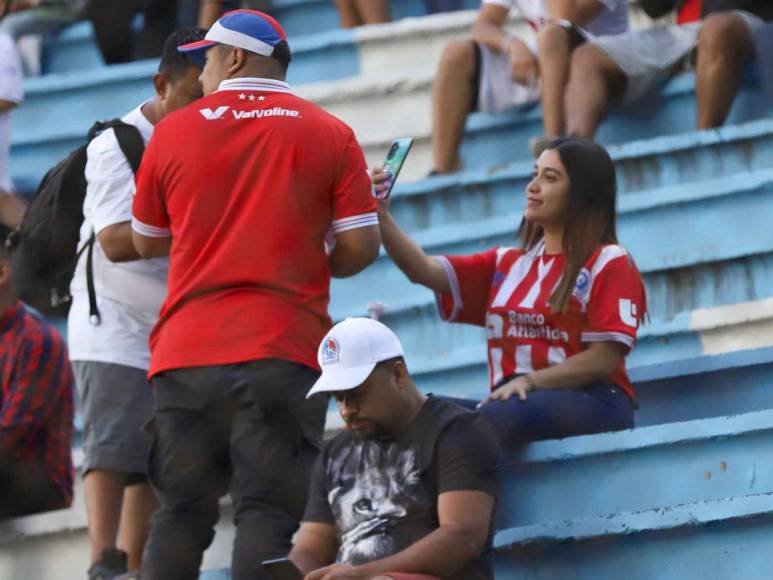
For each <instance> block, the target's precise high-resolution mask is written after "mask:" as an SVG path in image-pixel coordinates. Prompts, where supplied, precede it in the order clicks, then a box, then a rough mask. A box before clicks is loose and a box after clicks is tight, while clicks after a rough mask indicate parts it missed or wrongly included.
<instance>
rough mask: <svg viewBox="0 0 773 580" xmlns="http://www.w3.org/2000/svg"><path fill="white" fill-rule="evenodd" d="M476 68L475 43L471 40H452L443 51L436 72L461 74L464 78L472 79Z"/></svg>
mask: <svg viewBox="0 0 773 580" xmlns="http://www.w3.org/2000/svg"><path fill="white" fill-rule="evenodd" d="M476 66H477V63H476V56H475V43H473V42H472V41H471V40H454V41H452V42H449V43H448V44H447V45H446V47H445V48H444V49H443V54H442V55H441V56H440V63H439V65H438V72H439V73H441V74H443V73H449V72H453V73H463V74H464V75H465V76H466V77H469V78H472V76H473V75H474V74H475V68H476Z"/></svg>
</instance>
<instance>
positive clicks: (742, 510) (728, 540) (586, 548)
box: [495, 484, 773, 580]
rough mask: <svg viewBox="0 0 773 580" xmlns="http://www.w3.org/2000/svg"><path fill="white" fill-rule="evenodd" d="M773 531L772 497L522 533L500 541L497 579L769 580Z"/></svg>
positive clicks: (755, 496)
mask: <svg viewBox="0 0 773 580" xmlns="http://www.w3.org/2000/svg"><path fill="white" fill-rule="evenodd" d="M570 485H571V484H567V488H568V487H569V486H570ZM632 491H633V490H632ZM565 492H569V493H568V495H571V496H573V497H574V498H575V500H576V501H578V502H581V501H582V500H583V498H582V496H578V495H577V494H575V493H574V491H573V490H569V489H566V490H565ZM772 530H773V494H771V493H761V494H753V495H740V496H736V497H726V498H719V499H714V500H708V501H696V502H689V503H684V504H680V505H673V506H667V507H662V508H655V509H648V510H643V511H640V512H635V513H621V514H614V515H610V516H600V517H595V518H587V519H580V520H566V521H561V522H555V523H550V524H545V525H536V526H532V527H528V528H514V529H510V530H503V531H501V532H499V533H498V534H497V536H496V539H495V547H496V550H497V554H496V556H495V563H496V578H497V580H511V579H512V580H516V579H519V580H520V579H522V578H545V579H547V578H562V579H563V578H572V579H576V580H591V579H593V580H597V579H600V578H620V577H623V576H624V577H625V578H626V579H628V580H652V579H653V578H657V579H658V580H684V579H686V578H700V579H701V580H741V579H747V578H767V577H768V576H769V571H770V567H771V565H773V552H771V550H770V549H769V538H770V534H771V531H772Z"/></svg>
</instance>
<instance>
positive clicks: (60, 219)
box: [9, 119, 145, 324]
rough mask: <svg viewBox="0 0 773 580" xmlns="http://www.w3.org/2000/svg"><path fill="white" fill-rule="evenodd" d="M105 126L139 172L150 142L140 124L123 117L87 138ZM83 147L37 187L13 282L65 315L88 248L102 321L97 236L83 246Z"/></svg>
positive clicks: (24, 294)
mask: <svg viewBox="0 0 773 580" xmlns="http://www.w3.org/2000/svg"><path fill="white" fill-rule="evenodd" d="M106 129H113V130H114V131H115V136H116V138H117V139H118V145H119V146H120V147H121V151H123V154H124V155H125V156H126V160H127V161H128V162H129V165H130V166H131V168H132V171H134V173H135V174H136V173H137V169H138V168H139V166H140V161H142V155H143V153H144V152H145V142H144V140H143V139H142V135H141V134H140V132H139V130H138V129H137V128H136V127H135V126H133V125H128V124H126V123H124V122H123V121H121V120H120V119H113V120H111V121H101V122H97V123H95V124H94V126H93V127H92V128H91V129H90V130H89V133H88V143H90V142H91V141H92V139H94V138H95V137H96V136H97V135H99V134H100V133H102V132H103V131H104V130H106ZM88 143H86V144H85V145H83V146H81V147H78V149H76V150H75V151H73V152H72V153H70V155H68V156H67V158H66V159H64V160H63V161H60V162H59V163H58V164H57V165H56V166H54V167H53V168H51V169H50V170H49V171H48V173H46V175H45V176H44V177H43V179H42V180H41V182H40V185H39V186H38V188H37V191H36V192H35V196H34V197H33V199H32V202H31V203H30V206H29V208H28V209H27V212H26V213H25V214H24V218H23V219H22V222H21V224H20V225H19V228H18V229H17V230H16V231H15V232H13V234H12V235H11V238H10V242H9V245H10V246H11V247H12V248H13V253H12V260H13V272H14V285H15V286H16V289H17V291H18V293H19V297H20V298H21V299H22V300H23V301H24V302H26V303H27V304H29V305H30V306H33V307H34V308H36V309H37V310H39V311H41V312H42V313H43V314H46V315H49V316H65V315H66V314H67V311H68V310H69V308H70V301H71V297H70V281H71V280H72V277H73V273H74V272H75V267H76V266H77V264H78V260H79V259H80V257H81V255H82V254H83V253H84V252H86V253H87V254H86V258H87V263H86V282H87V287H88V293H89V320H90V321H91V323H92V324H99V322H100V318H99V310H98V309H97V297H96V292H95V290H94V271H93V263H92V260H93V258H92V256H93V251H94V242H95V241H96V236H95V234H94V232H93V231H92V232H91V237H90V238H89V239H88V241H87V242H86V243H85V244H84V245H83V247H81V248H80V249H79V248H78V241H79V239H80V228H81V225H82V224H83V201H84V198H85V197H86V176H85V170H86V148H87V147H88Z"/></svg>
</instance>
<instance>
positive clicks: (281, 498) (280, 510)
mask: <svg viewBox="0 0 773 580" xmlns="http://www.w3.org/2000/svg"><path fill="white" fill-rule="evenodd" d="M317 377H318V373H317V372H316V371H314V370H312V369H310V368H307V367H305V366H302V365H298V364H294V363H290V362H286V361H282V360H276V359H267V360H260V361H252V362H247V363H243V364H235V365H224V366H210V367H197V368H187V369H178V370H173V371H167V372H164V373H161V374H159V375H157V376H155V377H154V378H153V380H152V383H153V388H154V399H155V401H154V417H153V420H152V422H151V429H152V431H153V434H154V443H153V449H152V451H151V459H150V481H151V483H152V485H153V487H154V489H155V490H156V494H157V495H158V498H159V502H160V504H161V507H160V509H159V510H158V511H157V512H156V513H155V514H154V515H153V518H152V521H151V530H150V536H149V538H148V542H147V545H146V547H145V554H144V561H143V563H142V578H143V580H195V579H197V578H198V577H199V567H200V566H201V558H202V553H203V552H204V550H205V549H206V548H207V547H208V546H209V545H210V543H211V542H212V539H213V537H214V534H215V532H214V526H215V524H216V523H217V520H218V517H219V511H218V500H219V499H220V497H221V496H222V495H224V494H225V493H226V492H230V495H231V498H232V499H233V503H234V510H235V518H234V519H235V524H236V539H235V541H234V547H233V556H232V557H233V562H232V577H233V578H234V580H246V579H250V580H262V579H263V578H265V576H264V575H263V572H262V569H261V562H262V561H263V560H266V559H271V558H277V557H281V556H285V555H286V554H287V553H288V552H289V551H290V548H291V543H290V541H291V538H292V535H293V533H294V532H295V531H296V529H297V527H298V523H299V521H300V519H301V517H302V515H303V510H304V508H305V505H306V496H307V492H308V481H309V477H310V473H311V468H312V465H313V463H314V460H315V459H316V457H317V454H318V452H319V449H320V448H321V445H322V433H323V429H324V422H325V411H326V408H327V402H326V401H325V400H324V399H323V398H321V397H314V398H313V399H310V400H307V399H306V393H307V392H308V390H309V388H310V387H311V385H312V384H313V383H314V381H315V380H316V379H317Z"/></svg>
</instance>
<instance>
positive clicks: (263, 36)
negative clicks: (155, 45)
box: [177, 9, 287, 66]
mask: <svg viewBox="0 0 773 580" xmlns="http://www.w3.org/2000/svg"><path fill="white" fill-rule="evenodd" d="M282 41H287V35H286V34H285V31H284V30H283V29H282V27H281V26H280V25H279V22H277V21H276V20H275V19H274V18H272V17H271V16H269V15H268V14H265V13H263V12H259V11H258V10H248V9H241V10H231V11H230V12H226V13H225V14H223V15H222V16H221V17H220V18H219V19H218V21H217V22H215V23H214V24H213V25H212V28H210V29H209V31H208V32H207V34H206V36H205V37H204V40H199V41H198V42H191V43H189V44H183V45H181V46H178V47H177V50H179V51H180V52H182V53H185V54H187V55H188V56H189V57H190V58H191V59H192V60H193V61H194V62H196V63H197V64H199V65H201V66H204V53H205V52H206V51H207V49H209V48H212V47H213V46H215V45H216V44H227V45H229V46H235V47H237V48H243V49H244V50H249V51H250V52H254V53H255V54H260V55H262V56H271V55H272V54H273V53H274V48H275V47H276V45H277V44H279V43H280V42H282Z"/></svg>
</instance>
